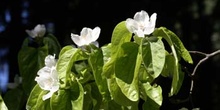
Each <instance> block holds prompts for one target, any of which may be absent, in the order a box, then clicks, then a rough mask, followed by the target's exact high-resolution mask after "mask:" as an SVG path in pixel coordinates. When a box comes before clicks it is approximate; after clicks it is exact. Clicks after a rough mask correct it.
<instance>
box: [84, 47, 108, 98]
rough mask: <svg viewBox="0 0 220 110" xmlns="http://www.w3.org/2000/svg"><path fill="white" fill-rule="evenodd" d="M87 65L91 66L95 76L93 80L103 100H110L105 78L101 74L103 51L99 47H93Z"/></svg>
mask: <svg viewBox="0 0 220 110" xmlns="http://www.w3.org/2000/svg"><path fill="white" fill-rule="evenodd" d="M88 61H89V65H90V67H91V68H92V72H93V75H94V78H95V82H96V84H97V86H98V88H99V92H100V93H101V94H102V96H103V98H104V100H110V94H109V91H108V86H107V80H106V78H105V77H104V75H102V67H103V63H104V61H103V53H102V50H101V49H99V48H93V51H92V52H91V54H90V56H89V59H88Z"/></svg>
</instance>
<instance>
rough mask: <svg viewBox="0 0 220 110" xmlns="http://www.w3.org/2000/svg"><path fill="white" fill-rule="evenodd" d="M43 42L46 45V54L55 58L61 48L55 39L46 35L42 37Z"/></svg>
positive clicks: (50, 35)
mask: <svg viewBox="0 0 220 110" xmlns="http://www.w3.org/2000/svg"><path fill="white" fill-rule="evenodd" d="M43 42H44V44H46V45H48V53H49V54H50V55H53V54H56V58H57V57H58V55H59V53H60V50H61V46H60V44H59V42H58V40H57V38H56V37H55V36H54V35H52V34H48V35H47V36H45V37H44V39H43Z"/></svg>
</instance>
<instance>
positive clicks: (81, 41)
mask: <svg viewBox="0 0 220 110" xmlns="http://www.w3.org/2000/svg"><path fill="white" fill-rule="evenodd" d="M156 19H157V14H156V13H153V14H152V15H151V16H150V17H149V15H148V13H147V12H146V11H144V10H141V11H140V12H137V13H136V14H135V15H134V19H131V18H128V19H127V20H126V27H127V29H128V30H129V31H130V32H131V33H134V34H135V35H137V36H138V37H144V36H145V35H149V34H151V33H152V32H153V31H154V29H155V25H156ZM100 31H101V29H100V28H99V27H95V28H94V29H93V30H92V29H90V28H87V27H84V28H83V29H82V31H81V33H80V35H77V34H73V33H71V38H72V40H73V42H74V43H75V44H76V45H77V46H78V47H80V46H83V45H89V44H90V43H95V44H96V45H97V44H98V43H97V42H96V40H97V39H98V37H99V34H100Z"/></svg>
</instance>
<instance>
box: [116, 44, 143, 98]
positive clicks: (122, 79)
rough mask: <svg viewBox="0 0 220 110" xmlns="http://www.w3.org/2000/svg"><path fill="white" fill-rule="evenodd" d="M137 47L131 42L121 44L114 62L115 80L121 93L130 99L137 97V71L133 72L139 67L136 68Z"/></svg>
mask: <svg viewBox="0 0 220 110" xmlns="http://www.w3.org/2000/svg"><path fill="white" fill-rule="evenodd" d="M138 47H139V46H138V45H137V44H136V43H132V42H127V43H124V44H122V45H121V47H120V49H119V50H118V56H117V57H116V62H115V76H116V82H117V84H118V86H119V87H120V88H121V91H122V93H124V94H125V96H126V97H128V99H130V100H132V101H138V99H139V91H138V72H135V71H136V70H138V69H139V68H136V60H137V54H138ZM137 65H139V64H137Z"/></svg>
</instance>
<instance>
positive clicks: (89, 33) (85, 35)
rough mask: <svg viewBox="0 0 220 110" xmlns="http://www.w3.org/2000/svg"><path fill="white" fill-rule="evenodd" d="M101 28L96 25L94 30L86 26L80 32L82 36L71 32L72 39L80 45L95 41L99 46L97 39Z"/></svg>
mask: <svg viewBox="0 0 220 110" xmlns="http://www.w3.org/2000/svg"><path fill="white" fill-rule="evenodd" d="M100 31H101V29H100V28H99V27H95V28H94V29H93V30H92V29H90V28H87V27H84V28H83V29H82V31H81V33H80V36H79V35H77V34H73V33H71V39H72V40H73V42H74V43H75V44H76V45H77V46H78V47H80V46H83V45H89V44H90V43H95V45H96V46H97V47H98V42H96V40H97V39H98V38H99V34H100Z"/></svg>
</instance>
